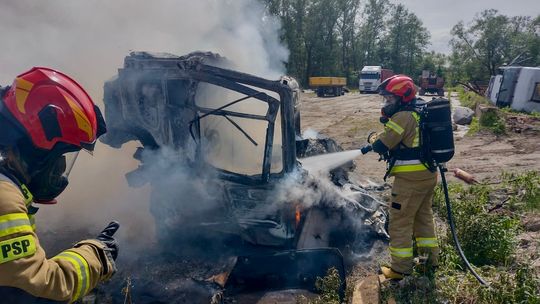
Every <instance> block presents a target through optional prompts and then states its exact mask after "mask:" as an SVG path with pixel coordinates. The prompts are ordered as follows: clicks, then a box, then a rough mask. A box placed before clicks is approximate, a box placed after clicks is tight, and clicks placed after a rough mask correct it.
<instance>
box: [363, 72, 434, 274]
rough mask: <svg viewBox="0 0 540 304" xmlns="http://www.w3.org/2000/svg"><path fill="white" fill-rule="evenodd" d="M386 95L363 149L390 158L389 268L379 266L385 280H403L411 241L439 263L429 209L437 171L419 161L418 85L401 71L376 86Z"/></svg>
mask: <svg viewBox="0 0 540 304" xmlns="http://www.w3.org/2000/svg"><path fill="white" fill-rule="evenodd" d="M379 94H381V95H382V96H383V97H384V99H385V104H384V105H383V108H382V109H381V112H382V117H381V122H383V123H384V132H383V133H381V134H380V135H378V137H377V139H376V140H375V141H374V142H373V143H372V144H370V145H366V146H364V147H362V149H361V150H362V153H363V154H365V153H367V152H369V151H371V150H373V151H375V152H377V153H379V154H381V155H384V156H385V158H386V159H387V161H388V164H389V166H388V171H387V174H386V176H385V178H386V177H387V176H394V183H393V186H392V198H391V199H392V201H391V204H390V210H389V213H390V222H389V227H388V230H389V231H388V232H389V234H390V255H391V258H392V262H391V266H390V267H382V268H381V271H382V273H383V274H384V275H385V277H386V278H389V279H402V278H403V277H404V276H405V275H409V274H411V273H412V270H413V239H414V241H415V242H416V247H417V250H418V253H419V254H420V255H422V256H427V257H428V259H427V263H428V264H431V265H432V266H437V263H438V254H439V248H438V242H437V237H436V235H435V226H434V222H433V212H432V209H431V206H432V199H433V193H434V188H435V185H436V184H437V175H436V173H435V172H431V171H430V170H429V169H428V166H426V165H425V164H424V163H423V162H422V160H421V147H420V129H419V122H420V116H419V114H418V113H417V112H415V111H414V105H415V103H416V86H415V85H414V83H413V81H412V79H411V78H410V77H408V76H405V75H395V76H392V77H390V78H388V79H386V80H385V81H384V82H383V83H382V84H381V85H380V87H379Z"/></svg>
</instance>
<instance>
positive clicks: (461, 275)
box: [381, 171, 540, 304]
mask: <svg viewBox="0 0 540 304" xmlns="http://www.w3.org/2000/svg"><path fill="white" fill-rule="evenodd" d="M539 179H540V172H537V171H529V172H525V173H521V174H510V173H503V174H501V183H499V184H495V185H472V186H466V185H463V184H461V183H451V184H449V193H450V201H451V205H452V208H453V211H454V212H453V213H454V219H455V223H456V229H457V233H458V239H459V241H460V243H461V245H462V248H463V250H464V252H465V255H466V256H467V258H468V260H469V262H471V264H472V265H473V267H474V268H475V270H476V271H477V272H478V274H479V275H480V276H481V277H482V278H483V279H484V280H486V281H487V282H488V283H489V284H490V287H483V286H481V285H480V283H479V282H477V280H476V279H475V278H474V277H473V275H472V274H471V273H470V272H469V271H468V270H466V268H465V265H464V264H463V262H462V261H461V258H460V257H459V255H458V254H457V252H456V249H455V248H454V242H453V239H452V236H451V234H450V231H448V233H447V234H445V235H440V236H439V246H440V249H441V253H440V256H439V268H438V269H437V271H436V272H435V273H434V274H433V273H429V272H428V273H421V272H418V271H416V270H415V272H414V273H413V276H412V278H409V279H407V280H408V281H406V282H404V283H400V284H385V285H383V286H382V295H381V297H382V303H387V302H388V300H389V299H390V298H393V299H395V301H396V302H397V303H485V304H494V303H528V304H540V274H539V273H538V272H537V271H536V270H535V269H534V268H533V267H532V266H531V265H530V264H528V263H527V262H526V261H523V260H522V259H519V260H517V259H514V258H513V255H514V249H515V247H516V235H517V233H518V232H519V230H520V227H519V221H518V217H517V216H516V214H517V213H516V212H520V211H523V212H525V211H528V210H531V208H532V209H533V210H538V202H539V201H540V199H539V196H540V188H539V187H540V180H539ZM501 194H506V195H507V196H508V197H510V200H515V202H511V201H507V200H506V199H505V198H504V196H502V197H501ZM503 201H505V203H503ZM494 205H497V206H498V205H502V207H500V208H498V209H497V210H498V211H501V212H490V210H493V208H492V206H494ZM535 208H536V209H535ZM434 210H435V213H436V214H437V215H438V216H439V217H441V218H442V219H444V221H446V206H445V201H444V193H443V191H442V189H441V188H438V189H437V190H436V193H435V197H434Z"/></svg>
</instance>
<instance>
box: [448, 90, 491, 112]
mask: <svg viewBox="0 0 540 304" xmlns="http://www.w3.org/2000/svg"><path fill="white" fill-rule="evenodd" d="M456 91H457V93H458V98H459V102H460V103H461V105H462V106H464V107H467V108H470V109H472V110H475V109H476V105H477V104H479V103H481V104H489V100H488V99H487V98H485V97H484V96H480V95H478V94H476V93H474V92H470V91H465V90H464V89H463V88H462V87H457V88H456Z"/></svg>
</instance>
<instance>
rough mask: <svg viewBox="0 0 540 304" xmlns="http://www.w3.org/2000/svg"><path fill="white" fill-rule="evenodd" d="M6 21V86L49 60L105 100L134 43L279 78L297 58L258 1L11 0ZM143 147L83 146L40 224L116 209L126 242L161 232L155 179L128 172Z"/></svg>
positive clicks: (91, 221) (89, 221)
mask: <svg viewBox="0 0 540 304" xmlns="http://www.w3.org/2000/svg"><path fill="white" fill-rule="evenodd" d="M0 28H2V40H3V43H2V56H0V84H1V85H8V84H11V82H12V81H13V79H14V77H15V76H16V75H18V74H20V73H22V72H23V71H26V70H28V69H30V68H31V67H33V66H47V67H51V68H55V69H58V70H60V71H62V72H64V73H66V74H68V75H70V76H72V77H73V78H74V79H76V80H77V81H78V82H79V83H81V85H82V86H83V87H84V88H85V89H86V90H87V91H88V92H89V94H90V95H91V96H92V98H93V99H94V101H95V102H96V103H97V104H98V105H99V106H100V107H101V108H102V109H103V104H102V98H103V83H104V82H105V81H106V80H108V79H110V77H112V76H113V75H115V74H117V69H118V68H120V67H121V66H122V65H123V58H124V57H125V56H126V55H127V54H128V53H129V52H130V51H132V50H144V51H153V52H169V53H173V54H177V55H183V54H186V53H189V52H192V51H195V50H204V51H206V50H208V51H212V52H216V53H219V54H220V55H222V56H224V57H226V58H227V59H229V60H230V61H231V62H232V63H234V65H235V66H236V68H237V69H238V70H240V71H243V72H247V73H252V74H256V75H259V76H262V77H266V78H273V79H277V77H278V76H279V75H282V74H283V73H284V62H285V61H286V60H287V58H288V50H287V49H286V48H285V47H284V46H283V45H281V44H280V42H279V35H278V30H279V28H280V24H279V22H278V20H277V19H275V18H273V17H270V16H268V15H267V14H266V12H265V9H264V7H263V6H262V5H261V4H260V3H259V2H258V1H255V0H234V1H232V0H198V1H188V0H181V1H176V0H159V1H142V0H137V1H134V0H116V1H107V0H88V1H63V0H50V1H33V0H20V1H2V2H1V3H0ZM137 146H138V144H137V143H135V142H132V143H128V144H126V145H124V147H123V148H122V149H121V150H114V149H111V148H110V147H107V146H105V145H103V144H101V143H98V144H97V146H96V150H95V151H94V156H90V155H85V153H81V154H80V155H79V159H78V161H77V163H76V164H75V167H74V168H73V170H72V173H71V176H70V185H69V186H68V189H67V190H66V191H65V192H64V194H63V195H62V196H61V197H59V202H60V203H59V205H58V206H46V207H42V208H41V210H40V213H39V216H38V217H37V218H38V219H37V221H38V228H40V230H41V231H47V230H49V229H50V230H53V231H54V230H58V229H64V230H65V229H75V230H77V229H87V230H88V232H89V234H91V233H93V231H95V233H97V232H98V231H99V230H100V229H101V228H102V227H104V226H105V225H106V224H107V223H108V221H109V220H111V219H113V218H114V219H117V220H119V221H120V222H121V224H122V227H121V228H120V230H119V233H118V236H119V238H121V241H122V239H123V240H124V241H125V242H124V243H132V242H135V241H139V240H142V239H144V240H145V241H152V240H153V236H154V225H153V223H154V219H153V218H152V216H151V215H150V213H149V212H148V210H149V209H150V206H149V200H150V188H149V187H148V186H145V187H142V188H138V189H135V188H131V187H129V186H128V185H127V182H126V180H125V177H124V174H126V173H127V172H129V171H131V170H133V169H135V168H136V167H137V165H138V161H137V160H134V159H133V158H132V154H133V152H134V151H135V148H136V147H137ZM162 174H170V172H162ZM183 178H184V176H183V175H182V176H180V177H179V178H178V180H177V181H178V182H182V181H183Z"/></svg>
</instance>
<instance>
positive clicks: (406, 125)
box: [378, 111, 436, 180]
mask: <svg viewBox="0 0 540 304" xmlns="http://www.w3.org/2000/svg"><path fill="white" fill-rule="evenodd" d="M419 125H420V116H419V115H418V114H417V113H416V112H412V111H399V112H397V113H395V114H394V115H392V118H390V119H389V120H388V122H387V123H386V124H385V125H384V132H383V133H381V134H380V135H379V137H378V139H379V140H380V141H381V142H382V143H383V144H384V145H385V146H386V147H387V148H388V150H390V156H391V157H396V155H400V154H401V155H404V154H411V155H414V153H406V152H410V151H411V150H415V149H416V150H420V127H419ZM390 176H396V177H397V176H399V177H404V178H407V179H413V180H425V179H429V178H435V176H436V174H435V173H434V172H431V171H429V170H428V168H427V166H426V165H424V164H423V163H422V161H421V160H420V155H419V154H418V155H417V156H416V157H409V158H408V159H399V157H398V159H397V160H395V162H394V166H393V167H392V169H391V171H390Z"/></svg>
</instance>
